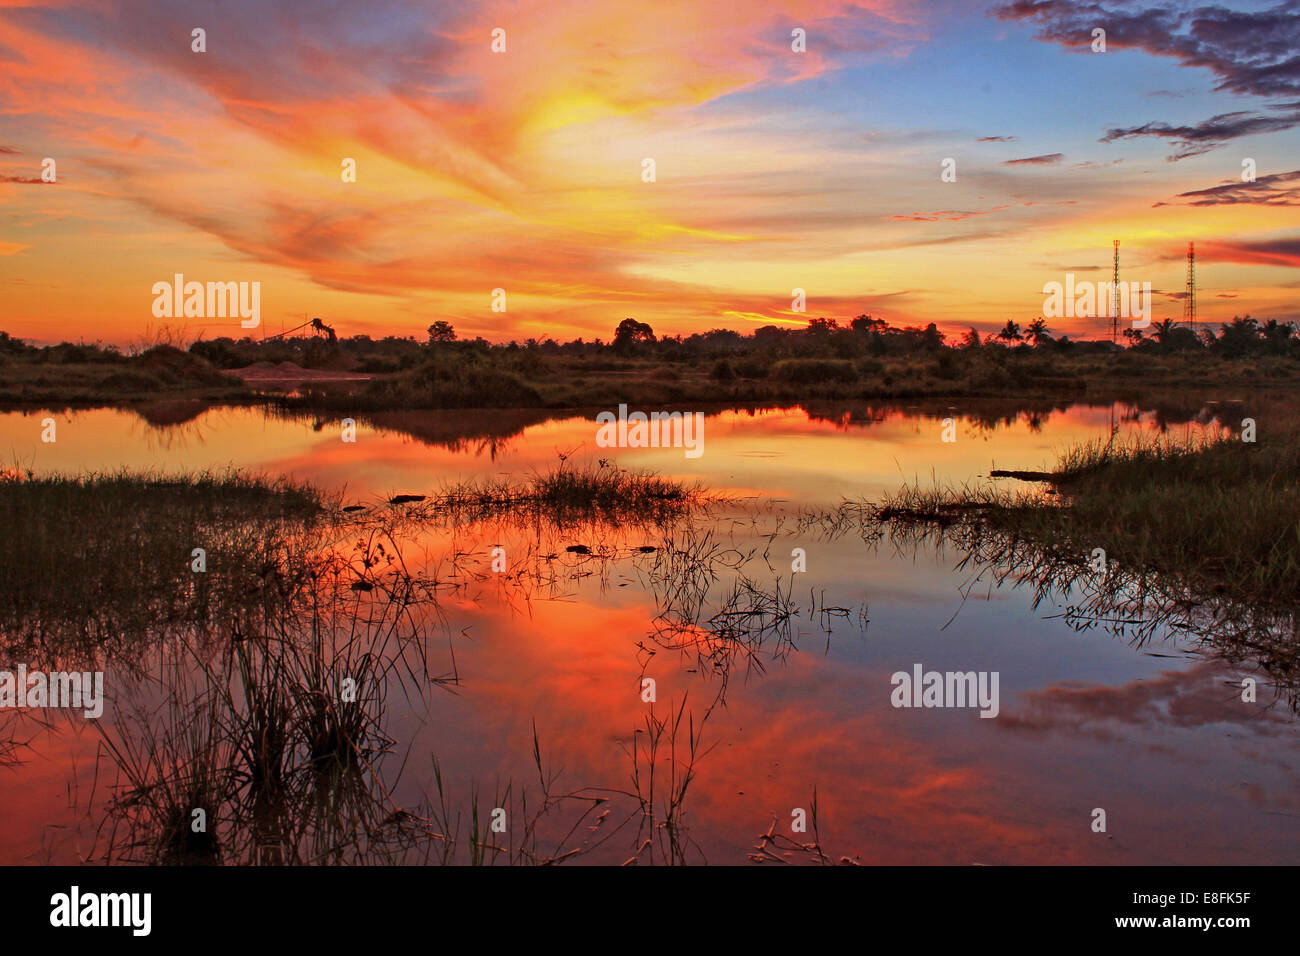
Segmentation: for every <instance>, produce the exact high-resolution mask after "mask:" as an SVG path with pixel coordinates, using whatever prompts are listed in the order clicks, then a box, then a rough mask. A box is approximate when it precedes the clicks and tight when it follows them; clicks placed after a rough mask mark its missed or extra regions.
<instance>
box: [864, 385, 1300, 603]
mask: <svg viewBox="0 0 1300 956" xmlns="http://www.w3.org/2000/svg"><path fill="white" fill-rule="evenodd" d="M1257 428H1258V434H1257V441H1255V442H1246V441H1242V439H1241V435H1240V433H1239V431H1237V432H1226V433H1223V434H1217V435H1214V436H1213V437H1208V438H1200V439H1186V438H1185V439H1174V438H1143V439H1139V440H1135V441H1132V442H1130V443H1127V444H1121V443H1116V442H1107V441H1098V442H1093V443H1091V444H1087V445H1083V446H1081V447H1078V448H1075V449H1072V450H1070V451H1068V452H1066V453H1065V454H1064V455H1063V456H1062V457H1061V459H1060V460H1059V461H1058V463H1057V464H1056V465H1055V467H1053V468H1052V469H1050V470H1049V471H1047V472H1044V473H1041V474H1032V473H1030V474H1025V475H1024V476H1023V477H1027V478H1035V479H1038V480H1039V481H1038V485H1039V487H1038V488H1036V489H1032V490H1026V489H1025V488H1024V486H1022V487H1021V489H1019V490H1012V489H1008V488H1006V487H1005V486H1004V485H1001V484H999V485H991V484H986V485H980V486H978V487H974V488H971V487H968V488H962V489H923V488H921V487H919V486H914V487H910V488H907V489H904V490H903V491H901V492H899V493H898V494H896V495H893V496H891V497H890V498H888V499H887V500H885V501H883V502H882V503H880V504H879V505H878V506H876V508H875V510H874V517H875V518H876V519H877V520H880V521H884V522H893V523H900V524H908V523H918V524H930V525H936V526H941V527H951V526H952V525H966V526H968V527H973V526H980V527H985V528H990V529H995V530H999V531H1005V532H1009V533H1012V534H1014V535H1016V536H1019V537H1022V538H1024V539H1028V540H1030V541H1034V542H1037V543H1039V544H1040V545H1041V546H1042V547H1043V548H1044V550H1045V551H1047V552H1048V553H1050V554H1053V555H1058V556H1063V557H1068V558H1070V559H1073V560H1077V561H1081V562H1088V561H1089V560H1091V557H1092V554H1093V551H1094V549H1096V548H1101V549H1103V550H1104V551H1105V553H1106V558H1107V561H1108V562H1115V563H1116V564H1117V565H1118V566H1120V567H1122V568H1124V569H1125V570H1127V571H1133V572H1139V573H1142V572H1153V573H1155V574H1158V575H1161V576H1163V577H1164V578H1165V579H1166V580H1169V581H1176V582H1177V583H1178V584H1179V585H1180V586H1181V587H1183V588H1185V589H1186V590H1187V591H1188V592H1189V593H1191V594H1197V595H1203V596H1207V597H1209V596H1222V597H1227V598H1229V599H1232V600H1235V601H1239V602H1241V603H1243V604H1248V605H1252V606H1255V607H1261V608H1268V607H1275V608H1294V607H1295V606H1296V605H1297V604H1300V415H1298V414H1297V413H1296V412H1295V411H1294V410H1292V409H1289V408H1285V407H1283V406H1280V405H1275V406H1272V407H1266V408H1264V409H1262V410H1261V411H1260V412H1259V413H1258V414H1257Z"/></svg>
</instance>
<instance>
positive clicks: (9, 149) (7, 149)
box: [0, 146, 22, 155]
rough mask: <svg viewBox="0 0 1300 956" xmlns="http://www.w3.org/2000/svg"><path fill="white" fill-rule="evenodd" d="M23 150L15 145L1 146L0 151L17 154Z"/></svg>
mask: <svg viewBox="0 0 1300 956" xmlns="http://www.w3.org/2000/svg"><path fill="white" fill-rule="evenodd" d="M21 152H22V150H20V149H16V148H15V147H13V146H0V153H10V154H13V155H17V154H18V153H21Z"/></svg>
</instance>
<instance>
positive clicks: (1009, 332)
mask: <svg viewBox="0 0 1300 956" xmlns="http://www.w3.org/2000/svg"><path fill="white" fill-rule="evenodd" d="M998 338H1000V339H1002V340H1003V341H1004V342H1006V343H1007V344H1008V345H1010V344H1011V343H1012V342H1019V341H1021V333H1020V326H1019V325H1017V324H1016V323H1015V321H1014V320H1012V319H1007V324H1006V325H1004V326H1003V327H1002V331H1001V332H999V333H998Z"/></svg>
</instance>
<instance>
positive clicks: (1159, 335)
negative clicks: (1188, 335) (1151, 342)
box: [1151, 319, 1174, 345]
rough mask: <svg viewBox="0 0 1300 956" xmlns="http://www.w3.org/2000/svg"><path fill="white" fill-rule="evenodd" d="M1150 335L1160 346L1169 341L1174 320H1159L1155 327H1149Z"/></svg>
mask: <svg viewBox="0 0 1300 956" xmlns="http://www.w3.org/2000/svg"><path fill="white" fill-rule="evenodd" d="M1151 334H1152V335H1154V336H1155V339H1156V341H1157V342H1158V343H1160V344H1161V345H1164V344H1165V343H1166V342H1168V341H1169V337H1170V336H1171V335H1173V334H1174V320H1173V319H1161V320H1160V321H1159V322H1157V323H1156V324H1155V325H1153V326H1151Z"/></svg>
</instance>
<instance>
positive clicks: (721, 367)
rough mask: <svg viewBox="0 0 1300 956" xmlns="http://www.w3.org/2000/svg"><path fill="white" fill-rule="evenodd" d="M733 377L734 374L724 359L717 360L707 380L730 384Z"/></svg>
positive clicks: (729, 364)
mask: <svg viewBox="0 0 1300 956" xmlns="http://www.w3.org/2000/svg"><path fill="white" fill-rule="evenodd" d="M735 377H736V373H735V372H733V371H732V370H731V363H729V362H728V361H727V360H726V359H719V360H718V362H717V364H716V365H714V366H713V370H712V371H711V372H709V378H711V379H713V380H714V381H715V382H730V381H731V380H732V379H734V378H735Z"/></svg>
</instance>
